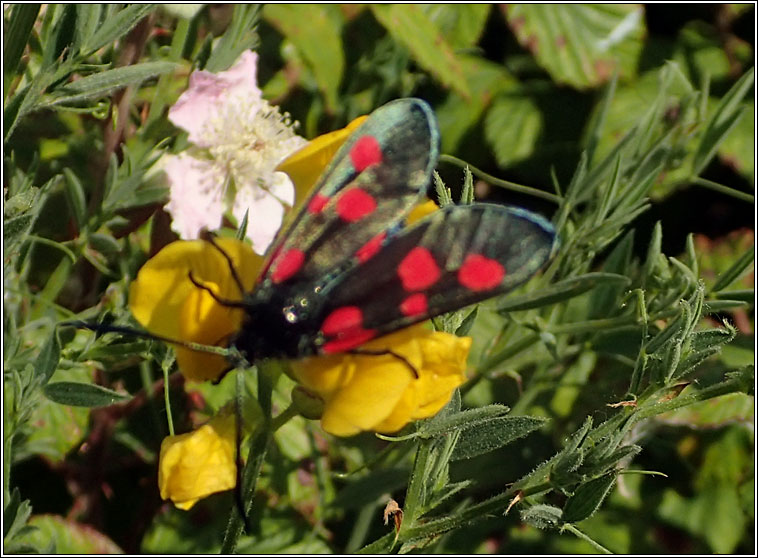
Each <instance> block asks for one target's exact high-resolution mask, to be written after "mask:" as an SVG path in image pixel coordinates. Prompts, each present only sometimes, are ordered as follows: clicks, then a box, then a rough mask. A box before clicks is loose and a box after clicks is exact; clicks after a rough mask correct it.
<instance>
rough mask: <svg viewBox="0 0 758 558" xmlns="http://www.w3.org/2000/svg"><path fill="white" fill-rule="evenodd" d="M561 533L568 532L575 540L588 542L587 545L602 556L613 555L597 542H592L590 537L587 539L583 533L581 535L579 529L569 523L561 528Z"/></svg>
mask: <svg viewBox="0 0 758 558" xmlns="http://www.w3.org/2000/svg"><path fill="white" fill-rule="evenodd" d="M561 531H568V532H569V533H571V534H573V535H575V536H576V537H577V538H580V539H582V540H583V541H586V542H588V543H589V544H591V545H592V547H593V548H594V549H595V550H599V551H600V552H602V553H603V554H613V552H611V551H610V550H608V549H607V548H605V547H604V546H603V545H601V544H600V543H599V542H596V541H594V540H592V539H591V538H590V537H588V536H587V535H585V534H584V533H582V532H581V531H580V530H579V529H577V528H576V527H574V526H573V525H571V524H570V523H567V524H566V525H564V526H562V527H561Z"/></svg>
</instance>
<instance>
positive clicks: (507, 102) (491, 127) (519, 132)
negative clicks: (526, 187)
mask: <svg viewBox="0 0 758 558" xmlns="http://www.w3.org/2000/svg"><path fill="white" fill-rule="evenodd" d="M542 128H543V121H542V111H541V110H540V109H539V107H538V106H537V104H536V103H535V102H534V100H533V99H532V98H531V97H529V96H526V95H525V94H524V93H520V92H515V91H514V92H513V93H509V94H507V95H500V96H499V97H498V98H497V99H496V100H495V101H494V103H493V105H492V108H490V110H489V111H487V117H486V119H485V121H484V135H485V138H486V139H487V143H488V144H489V145H490V146H491V147H492V151H493V153H494V154H495V158H496V159H497V164H498V165H500V166H501V167H507V166H509V165H511V164H513V163H516V162H518V161H521V160H523V159H526V158H528V157H529V156H530V155H532V154H533V152H534V149H535V146H536V145H537V140H538V139H539V138H540V135H541V133H542Z"/></svg>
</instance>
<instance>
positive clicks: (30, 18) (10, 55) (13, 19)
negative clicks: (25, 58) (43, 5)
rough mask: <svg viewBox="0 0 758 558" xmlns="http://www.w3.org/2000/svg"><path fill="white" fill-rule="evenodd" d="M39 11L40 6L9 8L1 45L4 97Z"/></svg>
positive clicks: (24, 5) (14, 5)
mask: <svg viewBox="0 0 758 558" xmlns="http://www.w3.org/2000/svg"><path fill="white" fill-rule="evenodd" d="M39 9H40V4H13V5H12V7H11V10H12V11H11V15H10V19H9V21H8V26H7V27H6V33H5V42H4V43H3V81H4V87H3V91H4V92H5V93H4V95H7V94H8V88H9V86H10V80H11V79H12V78H13V76H14V74H15V73H16V68H18V63H19V61H20V60H21V55H22V54H23V53H24V48H25V47H26V43H27V41H28V40H29V34H30V33H31V32H32V28H33V26H34V22H35V20H36V19H37V14H38V13H39Z"/></svg>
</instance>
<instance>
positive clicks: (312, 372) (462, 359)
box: [292, 325, 471, 436]
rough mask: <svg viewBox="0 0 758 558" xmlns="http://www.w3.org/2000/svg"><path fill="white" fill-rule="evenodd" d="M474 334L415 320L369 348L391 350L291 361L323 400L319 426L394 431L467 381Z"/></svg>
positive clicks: (341, 432) (339, 431) (345, 432)
mask: <svg viewBox="0 0 758 558" xmlns="http://www.w3.org/2000/svg"><path fill="white" fill-rule="evenodd" d="M470 346H471V339H470V338H461V337H456V336H454V335H451V334H447V333H441V332H433V331H429V330H428V329H426V328H424V327H423V325H416V326H412V327H409V328H406V329H403V330H400V331H398V332H395V333H392V334H390V335H386V336H384V337H381V338H379V339H375V340H373V341H371V342H369V343H366V344H365V345H363V348H365V349H371V350H373V351H377V350H391V351H392V352H393V353H395V354H397V355H401V356H402V357H403V358H405V359H406V360H408V362H410V363H411V365H412V366H413V368H414V369H415V371H416V373H417V374H418V377H417V376H416V375H415V374H414V372H413V370H411V369H410V368H409V366H408V365H407V364H406V363H405V362H403V361H402V360H401V359H398V358H396V357H395V356H393V355H391V354H384V355H355V354H344V355H331V356H329V357H313V358H309V359H303V360H300V361H297V362H294V363H292V371H293V375H294V376H295V378H296V379H297V380H298V381H299V382H301V383H302V384H303V385H304V386H305V387H306V388H307V389H308V390H309V391H311V392H313V393H315V394H317V395H318V396H319V397H320V398H321V399H322V400H323V401H324V411H323V414H322V417H321V426H322V427H323V428H324V430H326V431H327V432H330V433H331V434H335V435H337V436H350V435H353V434H357V433H358V432H360V431H362V430H374V431H377V432H396V431H398V430H400V429H401V428H402V427H403V426H405V425H406V424H408V422H410V421H411V420H417V419H420V418H426V417H429V416H432V415H434V414H435V413H437V412H438V411H439V410H440V409H441V408H442V407H443V406H444V405H445V404H446V403H447V402H448V401H449V400H450V396H451V395H452V393H453V390H455V388H457V387H458V386H459V385H461V384H462V383H463V382H464V381H465V379H466V378H465V370H466V358H467V356H468V351H469V348H470Z"/></svg>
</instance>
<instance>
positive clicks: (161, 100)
mask: <svg viewBox="0 0 758 558" xmlns="http://www.w3.org/2000/svg"><path fill="white" fill-rule="evenodd" d="M189 28H190V20H189V19H187V18H183V17H180V18H179V19H178V20H177V22H176V29H175V30H174V36H173V37H172V39H171V50H170V51H169V54H168V60H171V61H174V62H178V61H179V60H181V58H182V52H183V51H184V45H185V44H186V42H187V36H188V32H189ZM174 79H176V78H175V76H174V75H173V74H163V75H161V77H159V78H158V84H157V85H156V86H155V94H154V95H153V102H152V103H151V104H150V113H149V114H148V116H147V121H146V122H145V125H144V126H143V129H147V128H148V126H149V125H150V124H152V123H153V122H154V121H155V120H157V119H158V118H159V117H160V116H161V115H162V114H163V107H164V106H166V98H167V97H168V93H169V85H170V84H171V82H172V81H173V80H174Z"/></svg>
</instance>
